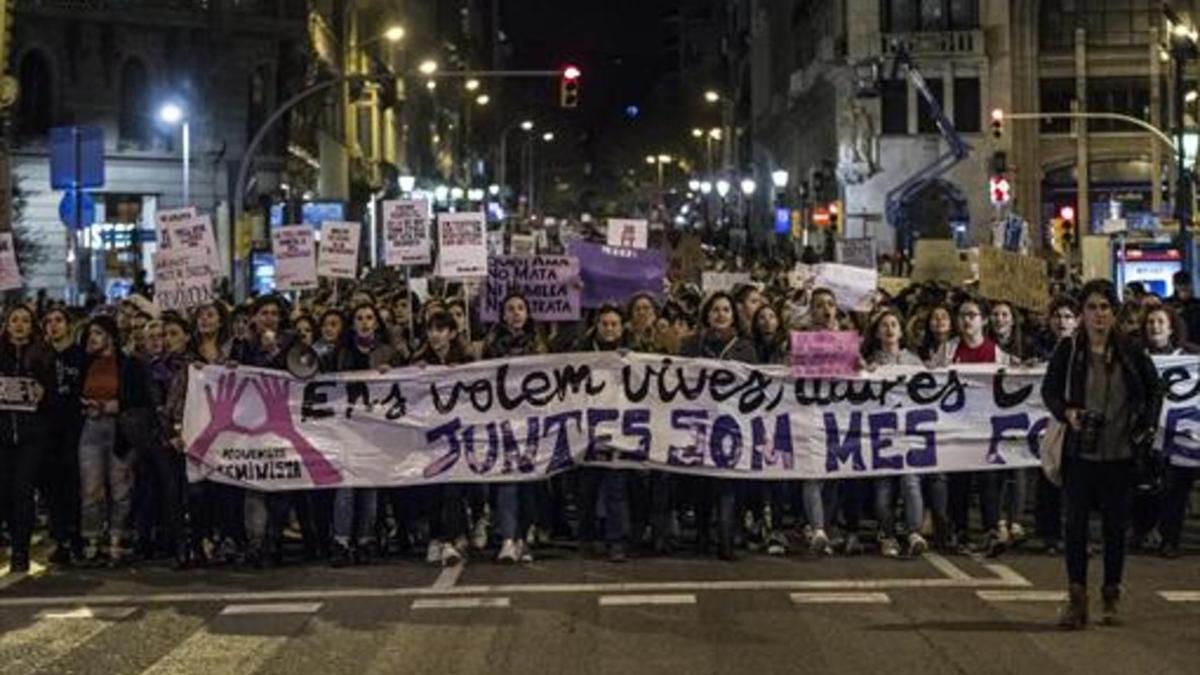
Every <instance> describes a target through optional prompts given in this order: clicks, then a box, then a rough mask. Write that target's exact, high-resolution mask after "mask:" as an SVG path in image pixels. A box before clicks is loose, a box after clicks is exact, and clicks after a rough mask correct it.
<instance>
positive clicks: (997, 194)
mask: <svg viewBox="0 0 1200 675" xmlns="http://www.w3.org/2000/svg"><path fill="white" fill-rule="evenodd" d="M988 194H989V195H990V196H991V200H992V206H1004V205H1006V204H1008V203H1009V202H1010V201H1012V183H1010V182H1009V181H1008V177H1007V176H1003V175H1000V176H992V177H991V179H989V180H988Z"/></svg>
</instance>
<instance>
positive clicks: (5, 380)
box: [0, 375, 46, 412]
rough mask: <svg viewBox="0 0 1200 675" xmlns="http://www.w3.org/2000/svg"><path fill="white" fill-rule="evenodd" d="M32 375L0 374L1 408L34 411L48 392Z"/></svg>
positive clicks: (14, 410)
mask: <svg viewBox="0 0 1200 675" xmlns="http://www.w3.org/2000/svg"><path fill="white" fill-rule="evenodd" d="M39 389H40V385H38V383H37V380H35V379H33V378H32V377H12V376H9V375H3V376H0V410H4V411H12V412H33V411H35V410H37V407H38V401H40V400H41V397H42V396H44V395H45V393H46V392H44V391H39Z"/></svg>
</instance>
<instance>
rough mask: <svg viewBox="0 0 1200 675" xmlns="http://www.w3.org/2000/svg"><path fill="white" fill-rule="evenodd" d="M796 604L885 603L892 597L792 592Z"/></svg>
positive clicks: (878, 594) (871, 594)
mask: <svg viewBox="0 0 1200 675" xmlns="http://www.w3.org/2000/svg"><path fill="white" fill-rule="evenodd" d="M789 597H791V599H792V602H793V603H794V604H797V605H826V604H828V605H850V604H863V605H887V604H891V602H892V599H891V597H889V596H888V594H887V593H792V594H791V595H790V596H789Z"/></svg>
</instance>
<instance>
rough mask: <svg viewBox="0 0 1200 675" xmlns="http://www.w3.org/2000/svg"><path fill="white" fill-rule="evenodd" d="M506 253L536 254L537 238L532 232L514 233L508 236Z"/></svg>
mask: <svg viewBox="0 0 1200 675" xmlns="http://www.w3.org/2000/svg"><path fill="white" fill-rule="evenodd" d="M508 254H509V255H521V256H530V255H537V239H535V238H534V236H533V235H532V234H514V235H512V236H511V237H509V238H508Z"/></svg>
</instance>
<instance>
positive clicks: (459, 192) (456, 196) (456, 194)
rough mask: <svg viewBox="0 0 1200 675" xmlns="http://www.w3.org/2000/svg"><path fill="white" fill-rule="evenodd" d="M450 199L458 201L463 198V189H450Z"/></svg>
mask: <svg viewBox="0 0 1200 675" xmlns="http://www.w3.org/2000/svg"><path fill="white" fill-rule="evenodd" d="M450 198H451V199H453V200H454V201H458V200H460V199H462V198H463V189H462V188H460V187H455V188H450Z"/></svg>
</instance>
